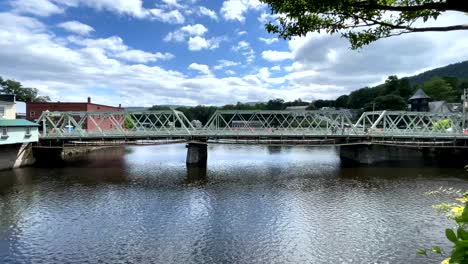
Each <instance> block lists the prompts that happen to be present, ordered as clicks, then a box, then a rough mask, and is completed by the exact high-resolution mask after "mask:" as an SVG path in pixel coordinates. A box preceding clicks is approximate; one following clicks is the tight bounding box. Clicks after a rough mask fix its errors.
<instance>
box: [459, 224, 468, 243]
mask: <svg viewBox="0 0 468 264" xmlns="http://www.w3.org/2000/svg"><path fill="white" fill-rule="evenodd" d="M457 237H458V238H460V239H462V240H468V232H467V231H465V229H463V228H462V227H459V228H458V229H457Z"/></svg>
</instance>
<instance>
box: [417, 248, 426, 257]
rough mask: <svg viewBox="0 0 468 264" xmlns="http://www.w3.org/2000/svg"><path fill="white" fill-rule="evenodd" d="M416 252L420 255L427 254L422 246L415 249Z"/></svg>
mask: <svg viewBox="0 0 468 264" xmlns="http://www.w3.org/2000/svg"><path fill="white" fill-rule="evenodd" d="M416 253H418V254H420V255H424V256H427V251H426V249H424V248H418V249H416Z"/></svg>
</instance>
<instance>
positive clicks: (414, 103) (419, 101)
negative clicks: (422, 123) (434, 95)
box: [409, 89, 431, 112]
mask: <svg viewBox="0 0 468 264" xmlns="http://www.w3.org/2000/svg"><path fill="white" fill-rule="evenodd" d="M429 101H431V97H429V96H428V95H427V94H426V93H425V92H424V91H423V90H422V89H418V90H417V91H416V93H414V95H413V96H411V97H410V98H409V103H410V105H411V111H414V112H429Z"/></svg>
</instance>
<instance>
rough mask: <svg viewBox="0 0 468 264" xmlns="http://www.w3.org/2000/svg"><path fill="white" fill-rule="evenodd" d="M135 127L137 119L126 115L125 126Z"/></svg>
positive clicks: (127, 127)
mask: <svg viewBox="0 0 468 264" xmlns="http://www.w3.org/2000/svg"><path fill="white" fill-rule="evenodd" d="M134 127H135V120H133V118H132V117H131V116H126V117H125V120H124V128H126V129H132V128H134Z"/></svg>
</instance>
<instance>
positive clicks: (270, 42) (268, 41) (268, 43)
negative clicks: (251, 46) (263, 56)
mask: <svg viewBox="0 0 468 264" xmlns="http://www.w3.org/2000/svg"><path fill="white" fill-rule="evenodd" d="M258 40H260V41H262V42H264V43H265V44H267V45H271V44H273V43H275V42H278V41H279V39H277V38H262V37H260V38H258Z"/></svg>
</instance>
